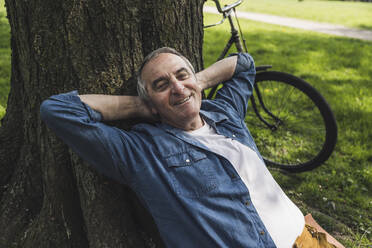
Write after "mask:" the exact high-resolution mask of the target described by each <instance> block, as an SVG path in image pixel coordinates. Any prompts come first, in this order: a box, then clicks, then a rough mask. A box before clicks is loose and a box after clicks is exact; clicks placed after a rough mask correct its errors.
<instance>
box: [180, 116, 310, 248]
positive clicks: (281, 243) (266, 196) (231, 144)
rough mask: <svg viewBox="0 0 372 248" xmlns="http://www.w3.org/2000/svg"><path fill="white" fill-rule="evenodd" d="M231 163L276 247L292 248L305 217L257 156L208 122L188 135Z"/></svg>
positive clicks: (300, 231) (302, 226)
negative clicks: (218, 131) (217, 130)
mask: <svg viewBox="0 0 372 248" xmlns="http://www.w3.org/2000/svg"><path fill="white" fill-rule="evenodd" d="M185 133H187V134H189V135H191V136H192V137H194V138H196V139H197V140H198V141H199V142H200V143H202V144H203V145H205V146H206V147H208V148H209V149H210V150H211V151H212V152H214V153H217V154H219V155H221V156H223V157H225V158H226V159H228V160H229V161H230V163H231V164H232V165H233V166H234V168H235V170H236V171H237V173H238V174H239V176H240V178H241V179H242V180H243V182H244V184H245V185H246V186H247V188H248V190H249V193H250V196H251V200H252V203H253V205H254V207H255V208H256V210H257V212H258V215H259V216H260V218H261V220H262V222H263V223H264V225H265V227H266V229H267V230H268V232H269V233H270V236H271V237H272V239H273V241H274V243H275V245H276V246H277V247H280V248H282V247H283V248H288V247H292V245H293V244H294V242H295V240H296V238H297V237H298V236H299V235H300V234H301V233H302V230H303V228H304V225H305V220H304V216H303V214H302V213H301V211H300V210H299V209H298V208H297V206H296V205H295V204H294V203H293V202H292V201H291V200H290V199H289V198H288V197H287V196H286V195H285V193H284V192H283V190H282V189H281V188H280V186H279V185H278V183H277V182H276V181H275V180H274V178H273V177H272V175H271V174H270V172H269V170H268V169H267V168H266V166H265V164H264V162H263V161H262V160H261V159H260V158H259V157H258V155H257V153H256V152H254V151H253V150H252V149H251V148H249V147H248V146H246V145H243V144H241V143H240V142H239V141H236V140H233V139H231V138H228V137H225V136H223V135H219V134H217V133H216V132H215V130H214V129H213V128H212V127H211V126H210V125H208V124H207V123H205V125H204V126H203V127H201V128H200V129H198V130H195V131H191V132H185Z"/></svg>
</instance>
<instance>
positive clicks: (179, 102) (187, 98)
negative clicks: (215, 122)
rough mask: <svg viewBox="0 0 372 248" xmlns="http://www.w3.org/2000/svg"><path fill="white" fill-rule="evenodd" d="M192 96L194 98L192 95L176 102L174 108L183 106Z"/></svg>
mask: <svg viewBox="0 0 372 248" xmlns="http://www.w3.org/2000/svg"><path fill="white" fill-rule="evenodd" d="M191 96H192V94H191V95H189V96H188V97H186V98H184V99H182V100H180V101H178V102H175V103H174V104H173V105H174V106H177V105H181V104H183V103H185V102H187V101H188V100H190V98H191Z"/></svg>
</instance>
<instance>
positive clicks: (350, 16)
mask: <svg viewBox="0 0 372 248" xmlns="http://www.w3.org/2000/svg"><path fill="white" fill-rule="evenodd" d="M232 2H235V1H233V0H228V1H227V0H221V3H222V4H229V3H232ZM207 4H208V5H210V6H214V3H213V2H212V1H208V2H207ZM238 10H240V11H248V12H258V13H265V14H272V15H278V16H286V17H293V18H300V19H305V20H311V21H317V22H326V23H333V24H339V25H344V26H347V27H353V28H361V29H370V30H372V21H371V20H372V4H371V3H366V2H350V1H321V0H303V1H298V0H245V1H244V2H243V3H242V5H241V6H239V7H238Z"/></svg>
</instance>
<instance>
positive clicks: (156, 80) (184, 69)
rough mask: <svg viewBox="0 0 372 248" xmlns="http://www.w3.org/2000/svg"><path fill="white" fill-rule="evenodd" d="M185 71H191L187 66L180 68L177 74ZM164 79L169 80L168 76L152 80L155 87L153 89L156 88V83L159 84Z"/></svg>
mask: <svg viewBox="0 0 372 248" xmlns="http://www.w3.org/2000/svg"><path fill="white" fill-rule="evenodd" d="M183 71H186V72H189V71H188V70H187V68H186V67H181V68H180V69H178V70H177V71H176V73H175V74H178V73H180V72H183ZM162 80H167V78H166V77H158V78H157V79H155V80H154V81H152V84H151V86H152V88H153V89H154V88H156V85H157V84H158V83H159V82H160V81H162Z"/></svg>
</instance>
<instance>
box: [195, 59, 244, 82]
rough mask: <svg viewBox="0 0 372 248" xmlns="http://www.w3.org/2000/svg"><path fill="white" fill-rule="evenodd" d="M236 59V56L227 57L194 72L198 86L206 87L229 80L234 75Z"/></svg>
mask: <svg viewBox="0 0 372 248" xmlns="http://www.w3.org/2000/svg"><path fill="white" fill-rule="evenodd" d="M237 59H238V56H231V57H227V58H225V59H222V60H220V61H217V62H216V63H214V64H213V65H211V66H209V67H208V68H206V69H204V70H202V71H200V72H198V73H196V78H197V80H198V82H199V85H200V87H201V88H202V89H208V88H210V87H213V86H215V85H216V84H218V83H222V82H225V81H226V80H229V79H230V78H231V77H232V76H233V75H234V72H235V67H236V62H237Z"/></svg>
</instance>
